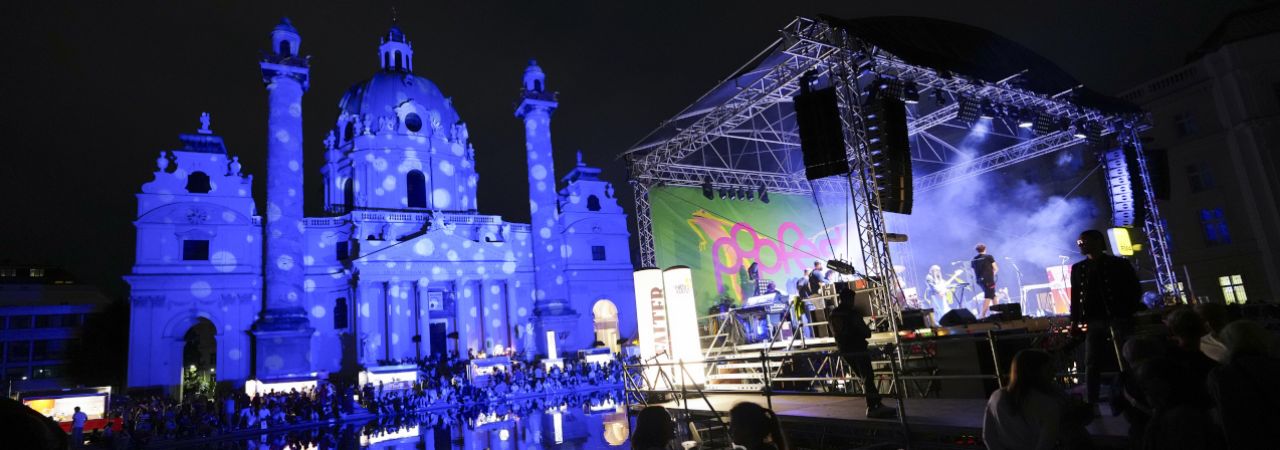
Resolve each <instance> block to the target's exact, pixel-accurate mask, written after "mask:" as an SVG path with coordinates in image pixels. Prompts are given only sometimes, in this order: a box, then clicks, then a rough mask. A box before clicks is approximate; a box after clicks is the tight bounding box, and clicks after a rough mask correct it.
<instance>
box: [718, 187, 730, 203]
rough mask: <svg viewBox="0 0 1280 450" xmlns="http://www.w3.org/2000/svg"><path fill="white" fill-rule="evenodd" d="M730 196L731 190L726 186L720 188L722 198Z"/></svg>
mask: <svg viewBox="0 0 1280 450" xmlns="http://www.w3.org/2000/svg"><path fill="white" fill-rule="evenodd" d="M728 197H729V190H728V189H725V188H720V200H724V199H726V198H728Z"/></svg>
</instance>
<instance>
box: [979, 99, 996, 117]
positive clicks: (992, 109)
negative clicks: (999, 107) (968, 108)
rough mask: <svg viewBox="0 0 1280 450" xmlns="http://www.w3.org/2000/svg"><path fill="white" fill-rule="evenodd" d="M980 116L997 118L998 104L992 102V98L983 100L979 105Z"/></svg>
mask: <svg viewBox="0 0 1280 450" xmlns="http://www.w3.org/2000/svg"><path fill="white" fill-rule="evenodd" d="M978 117H980V118H983V119H994V118H996V106H995V105H994V104H992V103H991V100H985V99H984V100H982V103H981V105H980V106H979V107H978Z"/></svg>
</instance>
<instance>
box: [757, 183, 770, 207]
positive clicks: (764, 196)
mask: <svg viewBox="0 0 1280 450" xmlns="http://www.w3.org/2000/svg"><path fill="white" fill-rule="evenodd" d="M756 196H757V197H760V202H761V203H769V191H767V190H765V189H764V185H763V184H762V185H760V190H759V191H758V193H757V194H756Z"/></svg>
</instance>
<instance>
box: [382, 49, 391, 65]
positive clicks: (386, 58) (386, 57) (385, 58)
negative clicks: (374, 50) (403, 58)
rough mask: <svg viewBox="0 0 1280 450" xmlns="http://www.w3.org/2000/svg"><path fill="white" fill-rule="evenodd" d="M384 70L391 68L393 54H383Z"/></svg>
mask: <svg viewBox="0 0 1280 450" xmlns="http://www.w3.org/2000/svg"><path fill="white" fill-rule="evenodd" d="M382 68H383V69H390V68H391V53H383V54H382Z"/></svg>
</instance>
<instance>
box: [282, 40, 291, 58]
mask: <svg viewBox="0 0 1280 450" xmlns="http://www.w3.org/2000/svg"><path fill="white" fill-rule="evenodd" d="M280 55H281V56H293V51H292V49H290V44H289V41H280Z"/></svg>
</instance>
